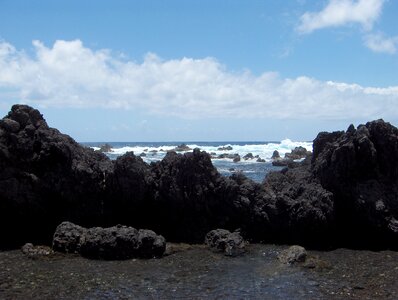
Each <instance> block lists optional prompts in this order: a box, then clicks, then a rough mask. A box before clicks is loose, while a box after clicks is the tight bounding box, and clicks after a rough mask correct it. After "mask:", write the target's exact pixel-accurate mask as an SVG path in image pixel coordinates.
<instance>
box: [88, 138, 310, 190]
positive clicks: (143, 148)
mask: <svg viewBox="0 0 398 300" xmlns="http://www.w3.org/2000/svg"><path fill="white" fill-rule="evenodd" d="M82 144H83V145H84V146H86V147H91V148H93V149H95V150H99V149H100V147H101V146H102V145H104V144H108V145H110V146H111V148H112V150H111V152H106V153H105V154H106V155H107V156H108V157H109V158H110V159H116V158H117V157H118V156H121V155H123V154H125V153H126V152H128V151H133V152H134V154H135V155H140V156H141V157H142V159H143V160H144V161H145V162H146V163H151V162H156V161H160V160H162V159H163V158H164V157H165V155H166V153H167V151H169V150H173V149H174V148H175V147H177V146H179V145H181V144H185V145H186V146H188V147H189V148H191V149H194V148H199V149H200V150H202V151H206V152H207V153H210V154H212V162H213V165H214V166H215V167H216V168H217V169H218V171H219V172H220V173H221V174H222V175H224V176H230V175H231V174H233V173H234V172H242V173H243V174H244V175H246V176H247V177H248V178H251V179H253V180H254V181H256V182H262V181H263V180H264V178H265V176H266V174H267V173H269V172H270V171H272V170H280V169H281V167H275V166H272V160H271V156H272V154H273V152H274V151H275V150H277V151H278V152H279V154H280V156H281V157H284V155H285V153H288V152H290V151H291V150H293V149H294V148H295V147H299V146H301V147H304V148H306V149H307V150H308V151H312V142H297V141H292V140H290V139H285V140H282V141H280V142H276V141H269V142H93V143H82ZM184 152H186V151H181V152H179V153H184ZM249 153H251V154H252V155H253V158H252V159H245V158H244V156H245V155H247V154H249ZM222 154H225V155H228V154H229V155H234V154H238V155H239V156H240V158H241V160H240V161H239V162H234V161H233V159H232V158H218V157H219V156H220V155H222ZM231 157H232V156H231ZM259 158H260V159H263V160H264V161H263V162H258V161H257V160H258V159H259Z"/></svg>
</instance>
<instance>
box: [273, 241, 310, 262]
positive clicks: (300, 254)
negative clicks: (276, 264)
mask: <svg viewBox="0 0 398 300" xmlns="http://www.w3.org/2000/svg"><path fill="white" fill-rule="evenodd" d="M306 258H307V251H306V250H305V248H304V247H301V246H297V245H294V246H290V247H289V248H288V249H286V250H283V251H282V252H281V253H280V254H279V255H278V259H279V260H280V261H281V262H282V263H284V264H289V265H291V264H294V263H298V262H304V261H305V260H306Z"/></svg>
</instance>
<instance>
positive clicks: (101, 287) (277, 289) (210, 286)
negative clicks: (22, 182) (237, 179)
mask: <svg viewBox="0 0 398 300" xmlns="http://www.w3.org/2000/svg"><path fill="white" fill-rule="evenodd" d="M173 247H174V250H172V249H170V248H173ZM168 248H169V249H168V253H167V255H165V256H164V257H163V258H160V259H149V260H148V259H129V260H124V261H103V260H90V259H86V258H82V257H80V256H78V255H73V254H67V255H66V254H61V253H57V254H55V255H53V256H50V257H42V258H36V259H30V258H27V257H26V256H25V255H23V254H22V252H21V251H18V250H13V251H0V266H1V267H0V297H2V298H5V299H9V298H12V299H39V298H40V299H51V298H54V297H56V298H58V299H71V298H74V299H76V298H79V299H93V298H95V299H112V298H119V299H148V298H149V299H159V298H161V299H164V298H168V299H170V298H174V299H176V298H177V299H178V298H184V299H185V298H193V299H203V298H210V299H215V298H217V299H242V298H250V299H308V298H317V299H342V298H345V299H396V298H397V297H398V285H397V284H396V283H397V278H398V252H394V251H381V252H372V251H366V250H364V251H358V250H348V249H336V250H333V251H315V250H309V251H308V255H309V259H307V262H308V261H310V263H303V264H297V265H285V264H281V263H280V262H279V261H278V260H277V258H276V257H277V254H278V253H279V252H280V251H282V250H283V249H286V246H283V245H271V244H268V245H264V244H250V245H248V248H247V250H248V251H247V253H246V254H245V255H244V256H239V257H234V258H230V257H226V256H224V255H222V254H218V253H213V252H211V251H210V250H208V249H206V248H205V247H204V246H203V245H187V244H174V243H168Z"/></svg>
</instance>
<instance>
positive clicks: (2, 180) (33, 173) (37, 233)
mask: <svg viewBox="0 0 398 300" xmlns="http://www.w3.org/2000/svg"><path fill="white" fill-rule="evenodd" d="M0 127H1V130H2V134H1V135H0V235H1V236H2V242H1V244H0V247H8V246H11V245H21V244H23V243H24V242H25V241H26V240H30V241H33V242H35V243H36V242H37V243H40V244H42V243H48V242H50V240H51V237H52V234H53V232H54V229H55V227H56V226H57V225H58V224H59V223H60V222H62V220H65V219H70V220H73V221H79V222H81V223H84V222H87V223H91V222H95V221H98V220H100V219H102V218H103V208H104V204H105V202H106V200H105V199H104V190H105V186H106V183H107V182H106V180H107V178H108V176H109V174H111V173H112V172H113V163H112V162H111V161H110V160H109V159H108V158H107V157H106V156H105V155H104V154H102V153H100V152H96V151H94V150H92V149H90V148H85V147H82V146H81V145H79V144H78V143H76V142H75V141H74V140H73V139H72V138H70V137H69V136H67V135H64V134H61V133H60V132H59V131H58V130H56V129H53V128H49V127H48V125H47V123H46V122H45V120H44V119H43V117H42V115H41V114H40V112H39V111H38V110H36V109H33V108H31V107H29V106H27V105H14V106H13V107H12V109H11V111H10V112H9V113H8V115H7V116H6V117H5V118H4V119H2V120H1V121H0ZM8 228H12V230H9V229H8Z"/></svg>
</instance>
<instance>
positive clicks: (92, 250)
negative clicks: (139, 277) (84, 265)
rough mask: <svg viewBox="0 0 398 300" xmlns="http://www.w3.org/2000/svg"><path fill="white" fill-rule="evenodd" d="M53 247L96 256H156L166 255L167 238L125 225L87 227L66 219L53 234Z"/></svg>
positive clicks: (58, 249)
mask: <svg viewBox="0 0 398 300" xmlns="http://www.w3.org/2000/svg"><path fill="white" fill-rule="evenodd" d="M53 249H54V250H57V251H61V252H75V253H80V254H81V255H83V256H85V257H88V258H94V259H112V260H114V259H129V258H133V257H143V258H153V257H161V256H162V255H163V253H164V252H165V250H166V240H165V239H164V238H163V237H162V236H161V235H157V234H156V233H155V232H153V231H151V230H143V229H140V230H137V229H135V228H133V227H127V226H122V225H118V226H113V227H109V228H101V227H93V228H88V229H86V228H83V227H80V226H77V225H75V224H73V223H70V222H63V223H62V224H60V225H59V226H58V227H57V229H56V231H55V233H54V239H53ZM71 249H74V250H73V251H70V250H71Z"/></svg>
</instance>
